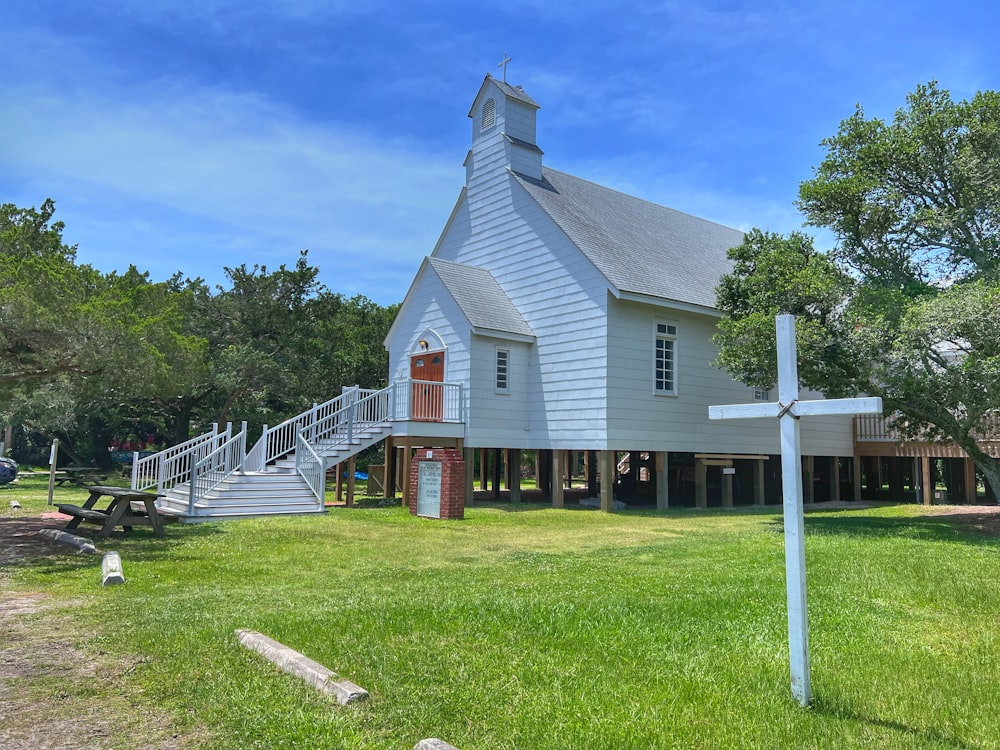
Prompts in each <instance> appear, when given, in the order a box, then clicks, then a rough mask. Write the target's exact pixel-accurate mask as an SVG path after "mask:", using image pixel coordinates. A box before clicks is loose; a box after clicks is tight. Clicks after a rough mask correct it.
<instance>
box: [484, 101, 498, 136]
mask: <svg viewBox="0 0 1000 750" xmlns="http://www.w3.org/2000/svg"><path fill="white" fill-rule="evenodd" d="M496 121H497V103H496V102H495V101H493V100H492V99H487V100H486V101H485V102H483V130H487V129H488V128H492V127H493V126H494V125H495V124H496Z"/></svg>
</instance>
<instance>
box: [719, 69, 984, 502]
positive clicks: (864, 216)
mask: <svg viewBox="0 0 1000 750" xmlns="http://www.w3.org/2000/svg"><path fill="white" fill-rule="evenodd" d="M823 145H824V146H826V147H827V155H826V157H825V158H824V160H823V161H822V163H821V164H820V166H819V167H818V168H816V170H815V176H814V177H813V179H811V180H807V181H805V182H803V183H802V185H801V187H800V193H799V195H800V201H799V207H800V208H801V209H802V210H803V212H804V213H805V214H806V217H807V219H808V223H810V224H812V225H814V226H820V227H826V228H828V229H830V230H832V231H833V232H834V234H835V235H836V237H837V247H836V248H835V249H834V250H833V251H832V252H830V253H829V254H826V255H824V254H821V253H817V252H816V251H815V250H814V249H813V247H812V242H811V241H810V240H809V239H808V238H807V237H805V236H804V235H801V234H798V233H793V234H792V235H790V236H789V237H782V236H779V235H773V234H767V233H763V232H759V231H757V230H754V231H752V232H750V233H749V234H748V235H747V237H746V240H745V241H744V242H743V244H741V245H740V246H739V247H737V248H734V249H733V250H731V251H730V257H731V258H733V259H734V260H735V261H736V263H735V266H734V270H733V273H732V274H730V275H728V276H726V277H725V278H723V280H722V282H721V283H720V286H719V288H718V290H717V296H718V304H719V307H720V309H722V310H723V311H724V312H726V313H727V317H726V319H724V320H723V321H722V322H721V324H720V326H719V333H718V334H717V336H716V342H717V343H718V344H719V346H720V355H719V358H718V361H717V362H718V364H719V365H720V366H723V367H725V368H726V369H727V370H729V371H730V372H731V373H733V375H734V377H737V378H738V379H740V380H742V381H744V382H746V383H748V384H753V385H757V386H761V387H768V386H770V385H772V384H773V383H774V370H773V367H774V366H773V364H771V363H773V362H774V342H773V337H774V333H773V326H772V325H770V323H768V322H767V321H771V320H773V316H774V315H775V314H777V313H779V312H785V313H792V314H795V315H797V316H798V321H797V331H798V336H799V350H800V359H801V361H802V364H801V367H800V378H801V379H802V382H803V384H804V385H806V386H808V387H811V388H814V389H816V390H819V391H821V392H823V393H825V394H826V395H828V396H844V395H849V394H851V393H858V392H864V393H869V394H872V395H877V396H881V397H882V399H883V402H884V406H885V409H886V412H887V413H891V414H895V415H896V416H897V417H898V418H897V420H896V424H897V425H898V426H899V427H900V428H901V429H903V430H904V432H907V433H909V434H910V435H912V436H916V435H921V436H923V437H924V438H929V439H938V440H951V441H954V442H955V443H956V444H958V445H959V446H960V447H962V448H963V449H964V450H965V451H966V452H967V453H968V454H969V455H970V457H972V459H973V460H974V461H975V463H976V465H977V466H978V467H979V469H980V470H981V471H982V472H983V474H984V476H985V477H986V478H987V481H988V482H989V484H990V486H991V487H992V488H993V490H994V492H995V493H998V494H1000V461H997V460H996V459H993V458H991V457H990V456H988V455H986V454H985V453H984V452H983V451H982V450H981V448H980V447H979V445H978V444H977V442H976V436H977V435H979V434H982V433H983V432H986V431H988V430H990V429H991V426H992V428H993V429H995V420H996V418H997V415H998V414H1000V336H998V334H997V331H998V330H1000V95H998V94H997V93H995V92H981V93H978V94H976V95H975V97H973V99H972V100H971V101H969V102H964V101H963V102H958V103H955V102H953V101H952V99H951V97H950V95H949V94H948V92H946V91H942V90H940V89H939V88H938V87H937V85H936V84H934V83H930V84H928V85H926V86H920V87H918V88H917V89H916V91H915V92H914V93H912V94H910V96H909V97H908V99H907V105H906V106H905V107H903V108H902V109H900V110H899V111H898V112H896V114H895V117H894V119H893V121H892V123H885V122H883V121H881V120H878V119H871V120H869V119H866V118H865V115H864V112H863V110H862V109H861V108H860V107H858V108H857V110H856V111H855V113H854V115H853V116H852V117H850V118H848V119H847V120H844V121H843V122H842V123H841V125H840V130H839V132H838V134H837V135H836V136H834V137H832V138H829V139H827V140H825V141H823Z"/></svg>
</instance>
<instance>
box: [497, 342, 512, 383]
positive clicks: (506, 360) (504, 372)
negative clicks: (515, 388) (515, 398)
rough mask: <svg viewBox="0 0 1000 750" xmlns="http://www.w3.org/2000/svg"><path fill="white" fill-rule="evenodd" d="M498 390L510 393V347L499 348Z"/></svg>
mask: <svg viewBox="0 0 1000 750" xmlns="http://www.w3.org/2000/svg"><path fill="white" fill-rule="evenodd" d="M496 392H497V393H510V349H497V367H496Z"/></svg>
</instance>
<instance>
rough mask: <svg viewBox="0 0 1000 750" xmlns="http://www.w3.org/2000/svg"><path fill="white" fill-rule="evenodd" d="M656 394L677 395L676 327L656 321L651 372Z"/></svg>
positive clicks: (672, 324)
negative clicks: (654, 355) (654, 348)
mask: <svg viewBox="0 0 1000 750" xmlns="http://www.w3.org/2000/svg"><path fill="white" fill-rule="evenodd" d="M653 382H654V388H653V392H654V393H657V394H663V395H669V396H675V395H677V325H676V324H674V323H670V322H667V321H662V320H658V321H656V359H655V367H654V372H653Z"/></svg>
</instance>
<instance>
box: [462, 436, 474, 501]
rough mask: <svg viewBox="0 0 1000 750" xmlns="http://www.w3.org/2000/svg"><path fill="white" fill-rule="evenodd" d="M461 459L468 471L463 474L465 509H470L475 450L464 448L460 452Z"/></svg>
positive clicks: (472, 499)
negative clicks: (463, 460)
mask: <svg viewBox="0 0 1000 750" xmlns="http://www.w3.org/2000/svg"><path fill="white" fill-rule="evenodd" d="M462 457H463V458H464V459H465V465H466V466H467V467H468V470H467V471H466V472H465V507H466V508H471V507H472V506H473V504H474V502H475V497H476V495H475V489H476V476H475V474H476V472H475V462H476V449H475V448H466V449H465V450H464V451H462Z"/></svg>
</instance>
